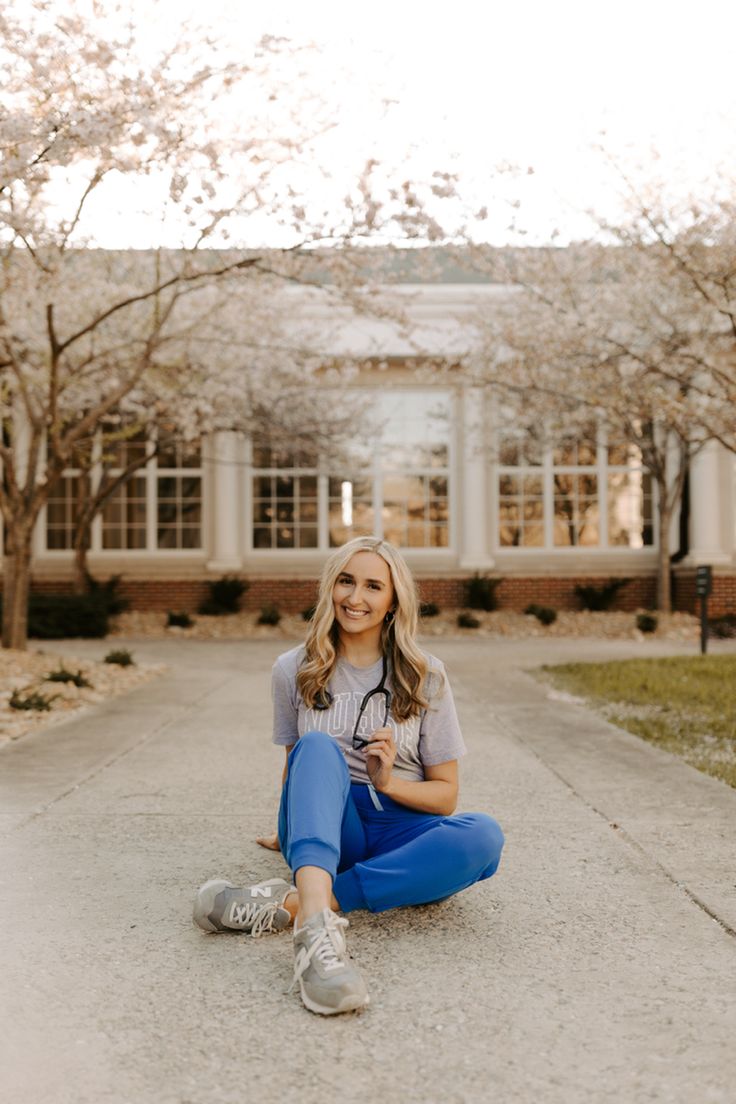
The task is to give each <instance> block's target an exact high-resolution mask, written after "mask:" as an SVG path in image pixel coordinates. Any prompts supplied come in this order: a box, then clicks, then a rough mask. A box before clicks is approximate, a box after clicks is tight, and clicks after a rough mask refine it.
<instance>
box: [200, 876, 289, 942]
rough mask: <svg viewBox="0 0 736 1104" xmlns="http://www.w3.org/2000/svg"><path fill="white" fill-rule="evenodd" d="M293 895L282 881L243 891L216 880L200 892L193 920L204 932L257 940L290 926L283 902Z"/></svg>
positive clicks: (265, 883) (277, 879)
mask: <svg viewBox="0 0 736 1104" xmlns="http://www.w3.org/2000/svg"><path fill="white" fill-rule="evenodd" d="M292 892H294V886H292V885H289V883H288V882H285V881H284V880H283V879H282V878H272V879H271V880H270V881H269V882H259V883H258V885H252V886H243V887H238V886H234V885H233V884H232V882H223V881H220V880H217V879H215V880H213V881H211V882H205V884H204V885H203V886H202V888H201V889H200V890H199V892H198V894H197V896H196V899H195V901H194V912H193V915H192V919H193V920H194V923H195V924H196V925H197V926H198V927H200V928H202V929H203V931H206V932H223V931H240V932H249V933H250V934H251V935H252V936H256V937H257V936H259V935H263V934H264V933H265V932H274V931H283V929H284V928H286V927H288V926H289V924H290V922H291V916H290V915H289V912H288V911H287V909H285V908H284V907H283V905H284V900H285V898H286V896H287V894H289V893H292Z"/></svg>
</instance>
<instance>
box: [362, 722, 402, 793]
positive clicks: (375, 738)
mask: <svg viewBox="0 0 736 1104" xmlns="http://www.w3.org/2000/svg"><path fill="white" fill-rule="evenodd" d="M396 750H397V749H396V744H395V742H394V736H393V732H392V731H391V729H390V728H379V729H377V730H376V731H375V732H374V733H373V735H372V736H371V741H370V743H369V744H368V745H367V746H366V747H364V748H363V754H364V755H365V765H366V768H367V770H368V777H369V778H370V780H371V782H372V783H373V785H374V787H375V789H376V790H378V792H379V793H383V792H385V790H387V789H388V786H389V783H390V781H391V771H392V770H393V766H394V760H395V759H396Z"/></svg>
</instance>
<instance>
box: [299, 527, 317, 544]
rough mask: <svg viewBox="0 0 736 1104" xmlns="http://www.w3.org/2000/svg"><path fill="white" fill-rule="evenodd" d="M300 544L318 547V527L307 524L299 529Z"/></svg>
mask: <svg viewBox="0 0 736 1104" xmlns="http://www.w3.org/2000/svg"><path fill="white" fill-rule="evenodd" d="M299 546H300V547H301V548H316V547H317V529H316V527H313V526H305V527H304V528H303V529H300V530H299Z"/></svg>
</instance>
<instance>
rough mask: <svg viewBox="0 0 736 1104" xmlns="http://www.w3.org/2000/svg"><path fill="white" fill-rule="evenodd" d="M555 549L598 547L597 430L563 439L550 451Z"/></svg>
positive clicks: (593, 429)
mask: <svg viewBox="0 0 736 1104" xmlns="http://www.w3.org/2000/svg"><path fill="white" fill-rule="evenodd" d="M552 481H553V491H554V498H553V516H554V527H553V533H554V538H553V539H554V544H555V547H558V548H559V547H562V548H565V547H569V548H572V547H577V546H579V545H582V546H584V547H587V548H593V547H596V546H597V545H599V544H600V535H601V534H600V513H599V502H598V445H597V441H596V427H595V426H589V427H588V428H587V430H584V431H583V432H582V433H581V434H580V435H579V436H575V437H563V438H562V439H561V440H559V441H558V442H557V444H556V445H555V446H554V448H553V449H552Z"/></svg>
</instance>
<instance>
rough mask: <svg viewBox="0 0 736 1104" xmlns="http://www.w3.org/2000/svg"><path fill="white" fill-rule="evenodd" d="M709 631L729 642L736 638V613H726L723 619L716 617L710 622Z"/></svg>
mask: <svg viewBox="0 0 736 1104" xmlns="http://www.w3.org/2000/svg"><path fill="white" fill-rule="evenodd" d="M708 631H709V632H710V634H711V635H712V636H715V637H718V638H719V639H721V640H729V639H730V638H731V637H734V636H736V613H724V615H723V616H722V617H714V618H713V620H712V621H709V622H708Z"/></svg>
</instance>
